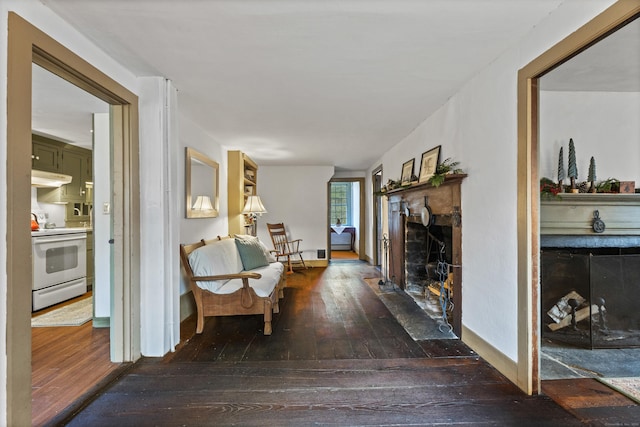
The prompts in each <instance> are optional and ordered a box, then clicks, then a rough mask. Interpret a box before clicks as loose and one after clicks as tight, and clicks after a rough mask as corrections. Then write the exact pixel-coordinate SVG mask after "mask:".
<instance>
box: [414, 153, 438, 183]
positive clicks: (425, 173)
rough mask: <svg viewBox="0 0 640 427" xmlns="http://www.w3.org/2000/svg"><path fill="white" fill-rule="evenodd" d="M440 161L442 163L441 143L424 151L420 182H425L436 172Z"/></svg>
mask: <svg viewBox="0 0 640 427" xmlns="http://www.w3.org/2000/svg"><path fill="white" fill-rule="evenodd" d="M438 163H440V145H438V146H437V147H435V148H432V149H431V150H429V151H425V152H424V153H422V160H421V161H420V176H419V177H418V182H425V181H426V180H428V179H429V178H431V177H432V176H433V174H434V173H436V167H438Z"/></svg>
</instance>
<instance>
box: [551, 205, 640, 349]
mask: <svg viewBox="0 0 640 427" xmlns="http://www.w3.org/2000/svg"><path fill="white" fill-rule="evenodd" d="M596 220H599V221H600V222H601V224H599V226H598V227H596V223H597V222H598V221H596ZM540 248H541V251H540V330H541V335H542V337H543V338H545V339H548V340H553V341H555V342H562V343H566V344H570V345H575V346H580V347H586V348H625V347H640V310H638V302H640V195H638V194H575V195H572V194H562V197H561V198H559V199H553V200H545V201H542V202H541V215H540Z"/></svg>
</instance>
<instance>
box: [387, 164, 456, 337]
mask: <svg viewBox="0 0 640 427" xmlns="http://www.w3.org/2000/svg"><path fill="white" fill-rule="evenodd" d="M466 177H467V175H466V174H452V175H447V177H446V179H445V181H444V182H443V183H442V184H441V185H440V186H438V187H434V186H433V185H431V184H428V183H417V184H413V185H411V186H408V187H403V188H397V189H394V190H390V191H388V192H387V193H386V194H385V195H386V196H387V197H388V199H389V241H390V246H391V250H390V254H389V277H390V278H392V280H393V281H394V283H395V284H396V285H398V286H399V287H400V288H401V289H406V285H407V283H406V276H407V275H406V270H405V268H406V265H405V252H404V248H405V242H406V240H405V239H406V229H407V222H420V220H419V218H420V213H421V211H422V208H423V207H424V206H425V199H426V203H427V205H428V206H429V208H430V210H431V213H432V215H433V216H434V218H435V221H434V223H435V225H446V226H450V227H452V232H451V237H452V244H451V246H452V247H451V255H452V261H451V262H452V264H453V265H454V266H456V267H455V268H454V281H453V287H454V293H453V296H454V298H453V303H454V312H453V322H452V323H453V332H454V333H455V334H456V335H457V336H458V337H460V336H461V333H462V275H461V274H460V268H461V266H462V209H461V203H460V202H461V194H460V193H461V184H462V181H463V180H464V178H466ZM407 214H408V215H407Z"/></svg>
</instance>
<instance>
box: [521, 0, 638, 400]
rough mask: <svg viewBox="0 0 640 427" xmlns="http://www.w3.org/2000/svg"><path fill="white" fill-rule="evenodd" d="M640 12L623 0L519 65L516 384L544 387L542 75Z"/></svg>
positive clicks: (530, 389) (634, 0)
mask: <svg viewBox="0 0 640 427" xmlns="http://www.w3.org/2000/svg"><path fill="white" fill-rule="evenodd" d="M638 14H640V0H620V1H618V2H617V3H614V4H613V5H612V6H610V7H609V8H608V9H606V10H605V11H604V12H602V13H601V14H599V15H598V16H596V17H595V18H593V19H592V20H591V21H589V22H588V23H586V24H585V25H584V26H582V27H581V28H579V29H578V30H577V31H575V32H574V33H572V34H570V35H569V36H567V37H566V38H565V39H563V40H562V41H560V42H559V43H557V44H556V45H554V46H553V47H551V48H550V49H549V50H547V51H546V52H544V53H543V54H541V55H540V56H538V57H537V58H536V59H534V60H533V61H531V62H530V63H529V64H527V65H526V66H525V67H523V68H522V69H520V70H519V71H518V108H517V115H518V186H517V188H518V204H517V212H518V373H517V385H518V386H519V387H520V388H521V389H522V390H523V391H525V392H526V393H528V394H538V393H539V392H540V367H539V364H540V360H539V351H540V335H539V332H540V331H539V324H540V322H539V319H540V309H539V298H540V294H539V292H540V278H539V274H540V273H539V272H540V232H539V230H540V223H539V217H538V215H539V212H540V210H539V208H540V206H539V205H540V189H539V183H538V181H539V177H538V117H539V116H538V108H539V105H538V101H539V99H538V79H539V78H540V77H542V76H543V75H545V74H546V73H548V72H550V71H551V70H553V69H554V68H556V67H557V66H559V65H560V64H562V63H564V62H566V61H568V60H569V59H571V58H573V57H574V56H575V55H577V54H579V53H580V52H582V51H583V50H585V49H587V48H589V47H590V46H592V45H593V44H595V43H597V42H598V41H600V40H601V39H602V38H604V37H606V36H608V35H609V34H611V33H612V32H614V31H616V30H617V29H619V28H620V27H622V26H623V25H625V24H626V23H628V22H629V21H631V20H632V19H633V18H634V17H636V16H637V15H638Z"/></svg>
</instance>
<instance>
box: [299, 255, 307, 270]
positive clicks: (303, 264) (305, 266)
mask: <svg viewBox="0 0 640 427" xmlns="http://www.w3.org/2000/svg"><path fill="white" fill-rule="evenodd" d="M298 256H299V257H300V261H301V262H302V266H303V267H304V269H305V270H306V269H307V264H305V263H304V260H303V259H302V254H298Z"/></svg>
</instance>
